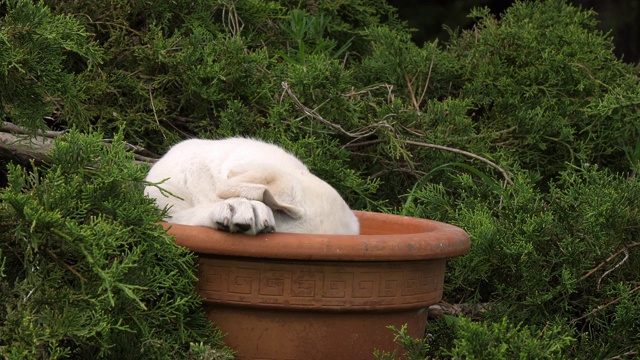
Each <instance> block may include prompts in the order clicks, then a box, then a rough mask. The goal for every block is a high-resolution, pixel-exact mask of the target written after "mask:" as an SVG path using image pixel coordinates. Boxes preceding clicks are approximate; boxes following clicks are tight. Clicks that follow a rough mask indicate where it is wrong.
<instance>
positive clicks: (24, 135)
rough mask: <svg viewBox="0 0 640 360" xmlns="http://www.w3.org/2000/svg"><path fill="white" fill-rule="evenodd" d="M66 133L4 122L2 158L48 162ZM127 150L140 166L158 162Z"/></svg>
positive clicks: (145, 153) (144, 153) (129, 147)
mask: <svg viewBox="0 0 640 360" xmlns="http://www.w3.org/2000/svg"><path fill="white" fill-rule="evenodd" d="M66 133H67V132H66V131H40V130H38V131H35V132H34V131H29V130H27V129H25V128H23V127H21V126H19V125H15V124H12V123H8V122H3V123H2V125H1V126H0V158H6V159H13V160H17V161H19V162H23V163H28V162H30V161H32V160H35V161H36V162H47V161H48V160H49V156H48V155H47V154H48V153H49V152H50V151H51V149H52V148H53V142H54V140H55V139H56V138H58V137H60V136H64V135H65V134H66ZM103 141H104V142H105V143H106V144H107V146H111V141H112V140H110V139H106V140H103ZM126 148H127V150H130V151H131V152H133V156H134V158H135V160H136V162H137V163H139V164H143V163H144V164H152V163H155V162H156V161H157V156H155V155H154V154H152V153H151V152H150V151H147V150H146V149H144V148H142V147H140V146H136V145H132V144H126Z"/></svg>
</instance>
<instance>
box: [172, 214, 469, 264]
mask: <svg viewBox="0 0 640 360" xmlns="http://www.w3.org/2000/svg"><path fill="white" fill-rule="evenodd" d="M354 213H355V214H356V216H357V217H358V219H359V220H360V227H361V232H362V233H361V234H360V235H327V234H294V233H268V234H258V235H255V236H254V235H245V234H230V233H226V232H222V231H218V230H214V229H211V228H206V227H201V226H190V225H180V224H171V223H167V222H162V223H161V224H162V226H163V227H164V228H165V229H166V230H167V233H168V234H169V235H175V236H176V243H177V244H178V245H180V246H183V247H185V248H188V249H190V250H192V251H194V252H196V253H198V254H199V255H206V254H211V255H225V256H235V257H248V258H267V259H283V260H287V259H288V260H315V261H415V260H429V259H443V258H450V257H455V256H460V255H463V254H465V253H466V252H467V251H469V247H470V240H469V235H467V233H466V232H465V231H464V230H462V229H460V228H459V227H456V226H453V225H450V224H446V223H442V222H439V221H434V220H427V219H420V218H414V217H408V216H401V215H391V214H382V213H374V212H367V211H354Z"/></svg>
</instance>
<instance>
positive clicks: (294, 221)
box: [145, 138, 360, 235]
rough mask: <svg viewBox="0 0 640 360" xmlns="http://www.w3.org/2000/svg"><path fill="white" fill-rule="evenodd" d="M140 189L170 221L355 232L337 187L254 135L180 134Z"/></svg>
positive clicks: (253, 229) (258, 229)
mask: <svg viewBox="0 0 640 360" xmlns="http://www.w3.org/2000/svg"><path fill="white" fill-rule="evenodd" d="M146 180H147V181H148V182H149V184H148V185H147V186H146V188H145V193H146V194H147V195H148V196H149V197H151V198H154V199H155V200H156V203H157V205H158V207H160V208H167V209H168V213H167V218H166V220H167V221H168V222H171V223H176V224H185V225H199V226H206V227H210V228H214V229H218V230H223V231H229V232H240V233H246V234H251V235H255V234H258V233H263V232H272V231H278V232H293V233H315V234H358V233H359V228H360V227H359V224H358V219H357V218H356V217H355V215H354V213H353V212H352V211H351V209H350V208H349V206H348V205H347V204H346V203H345V201H344V200H343V199H342V197H340V195H339V194H338V192H337V191H336V190H335V189H334V188H332V187H331V186H330V185H329V184H327V183H326V182H324V181H323V180H321V179H319V178H318V177H316V176H315V175H313V174H312V173H311V172H309V170H308V169H307V167H306V166H305V165H304V164H303V163H302V162H301V161H300V160H299V159H297V158H296V157H295V156H293V155H291V154H289V153H288V152H286V151H285V150H283V149H282V148H280V147H278V146H276V145H273V144H268V143H264V142H261V141H258V140H252V139H245V138H230V139H225V140H198V139H192V140H185V141H183V142H181V143H179V144H177V145H175V146H173V147H172V148H171V149H170V150H169V151H168V152H167V153H166V154H165V155H164V156H163V157H162V158H161V159H160V160H159V161H158V162H157V163H156V164H154V165H153V167H152V168H151V170H150V171H149V174H148V175H147V178H146Z"/></svg>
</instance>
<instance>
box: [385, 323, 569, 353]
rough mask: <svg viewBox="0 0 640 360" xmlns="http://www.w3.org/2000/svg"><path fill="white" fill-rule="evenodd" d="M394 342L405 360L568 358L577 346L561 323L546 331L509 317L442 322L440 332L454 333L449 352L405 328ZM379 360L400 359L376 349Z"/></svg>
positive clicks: (434, 342)
mask: <svg viewBox="0 0 640 360" xmlns="http://www.w3.org/2000/svg"><path fill="white" fill-rule="evenodd" d="M391 330H393V332H394V333H395V338H394V341H395V343H396V344H397V345H398V346H400V347H401V348H402V349H403V350H404V355H403V356H402V358H403V359H406V360H428V359H442V358H448V359H468V360H471V359H495V360H501V359H504V360H510V359H523V360H525V359H550V360H551V359H553V360H555V359H567V358H568V357H567V356H566V353H567V351H568V350H569V349H570V347H571V346H572V345H573V344H574V343H575V339H574V338H573V337H572V334H571V331H570V330H568V329H567V328H566V327H565V326H563V325H561V324H548V325H547V326H544V327H543V328H535V327H534V328H532V327H529V326H523V325H521V324H519V325H513V324H512V323H510V322H509V320H508V319H507V318H503V319H502V320H500V321H496V322H485V323H478V322H473V321H471V320H470V319H469V318H461V319H456V318H451V319H445V320H440V321H439V324H438V330H439V331H440V332H446V331H449V332H452V333H453V338H454V340H453V344H452V346H450V349H446V348H439V347H437V346H436V345H437V343H436V338H435V337H434V336H432V335H431V334H429V336H427V337H426V338H425V339H414V338H411V337H410V336H408V335H407V332H406V327H402V328H401V329H397V328H394V327H391ZM374 355H375V357H376V359H378V360H393V359H397V358H398V354H397V351H394V352H392V353H386V352H379V351H377V350H376V352H375V354H374Z"/></svg>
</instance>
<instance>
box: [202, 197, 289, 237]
mask: <svg viewBox="0 0 640 360" xmlns="http://www.w3.org/2000/svg"><path fill="white" fill-rule="evenodd" d="M210 214H211V220H212V221H213V228H214V229H218V230H222V231H228V232H232V233H245V234H249V235H255V234H258V233H268V232H274V231H275V225H276V222H275V220H274V218H273V212H272V210H271V209H270V208H269V207H268V206H267V205H265V204H264V203H262V202H260V201H254V200H247V199H245V198H230V199H226V200H224V201H221V202H218V203H215V204H214V205H213V208H212V209H211V213H210Z"/></svg>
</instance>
